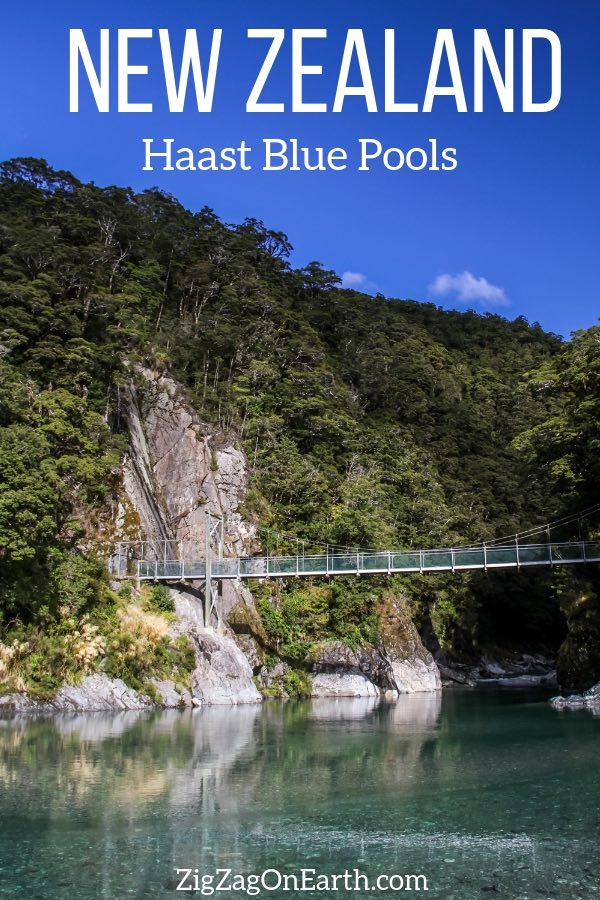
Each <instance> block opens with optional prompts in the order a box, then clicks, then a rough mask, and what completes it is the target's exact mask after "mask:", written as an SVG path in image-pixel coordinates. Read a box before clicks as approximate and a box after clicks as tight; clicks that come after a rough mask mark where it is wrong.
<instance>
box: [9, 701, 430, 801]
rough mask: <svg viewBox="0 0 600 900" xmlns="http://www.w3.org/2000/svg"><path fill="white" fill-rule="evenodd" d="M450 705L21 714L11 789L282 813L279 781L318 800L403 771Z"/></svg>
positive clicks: (14, 728) (59, 797) (68, 797)
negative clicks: (375, 771) (333, 787)
mask: <svg viewBox="0 0 600 900" xmlns="http://www.w3.org/2000/svg"><path fill="white" fill-rule="evenodd" d="M440 706H441V698H440V696H439V695H437V694H434V695H423V696H421V697H418V698H417V697H405V698H403V697H401V698H400V699H399V700H398V702H397V703H393V704H379V703H377V702H376V701H375V700H373V699H365V700H352V699H350V700H319V701H315V702H313V703H312V704H311V703H299V704H280V703H265V704H264V705H263V706H262V707H259V706H255V705H249V706H243V707H238V708H236V709H231V708H230V707H213V708H209V709H204V710H200V711H193V712H190V711H185V712H180V711H174V710H171V711H166V712H161V713H144V712H142V713H137V712H124V713H117V714H114V715H107V714H103V713H98V714H91V715H74V716H68V715H64V716H55V717H53V718H46V719H25V718H15V719H13V720H9V721H5V722H3V723H2V727H1V728H0V783H1V784H2V785H3V786H4V787H7V786H17V785H18V786H19V787H20V788H21V789H27V788H28V786H29V787H32V788H33V787H34V789H35V791H36V793H37V794H38V796H40V795H44V793H47V794H48V797H47V799H48V803H49V807H50V808H51V807H52V805H53V804H58V807H59V808H60V807H61V806H63V805H64V804H66V803H78V802H81V803H84V804H86V803H88V801H89V800H90V799H91V798H93V797H94V796H96V795H97V796H98V797H102V798H103V800H104V802H110V803H111V804H112V805H115V806H117V807H121V808H122V809H123V810H125V809H128V808H135V807H140V806H143V805H144V804H147V803H149V802H151V801H152V800H154V799H156V798H158V797H161V796H162V797H164V798H168V801H169V804H170V805H172V806H179V807H188V808H193V809H196V810H203V811H205V812H213V811H214V810H215V809H217V808H218V809H219V811H221V812H223V811H225V810H227V809H230V810H234V809H237V808H239V807H240V805H243V804H244V803H246V802H249V801H251V800H252V799H255V797H254V795H255V793H256V792H260V793H261V794H262V800H263V801H265V800H266V801H269V800H271V801H272V802H274V803H275V805H277V798H276V794H277V785H278V783H284V782H286V783H287V782H288V780H289V779H290V778H291V779H292V780H295V781H296V780H297V781H298V782H299V785H301V786H302V790H303V792H306V794H307V799H308V798H309V797H310V795H313V794H314V795H319V794H320V792H322V790H323V789H324V788H326V787H327V786H328V785H330V784H332V783H333V782H334V781H335V777H336V773H338V772H339V771H340V770H341V769H343V770H345V771H346V772H347V773H348V774H349V775H352V776H353V777H354V776H356V777H359V776H360V775H362V774H364V771H365V769H368V768H369V767H373V766H375V767H376V768H379V767H380V766H381V765H382V764H383V765H384V766H386V767H387V765H388V764H390V765H391V768H392V769H394V766H393V765H392V764H393V763H394V761H395V762H396V766H395V768H396V769H397V770H398V771H399V770H400V768H401V765H400V764H401V763H407V762H408V761H409V760H410V761H411V762H414V761H415V760H417V759H418V755H419V748H420V747H421V745H422V742H423V740H425V739H426V738H427V736H428V735H431V734H434V733H435V726H436V722H437V719H438V716H439V712H440ZM336 732H337V733H338V734H337V737H336ZM375 736H376V737H377V739H376V740H374V737H375ZM32 772H35V778H34V779H32V778H31V773H32ZM307 773H309V774H310V777H309V778H308V779H306V778H305V776H306V774H307ZM380 774H381V773H380ZM320 795H321V796H322V793H321V794H320Z"/></svg>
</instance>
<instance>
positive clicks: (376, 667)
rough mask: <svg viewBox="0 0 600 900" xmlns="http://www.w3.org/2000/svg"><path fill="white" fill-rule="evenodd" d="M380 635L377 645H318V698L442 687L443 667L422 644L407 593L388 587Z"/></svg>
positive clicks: (313, 662) (311, 662)
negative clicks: (403, 593)
mask: <svg viewBox="0 0 600 900" xmlns="http://www.w3.org/2000/svg"><path fill="white" fill-rule="evenodd" d="M379 615H380V619H381V640H380V642H379V644H378V645H377V646H376V647H373V648H370V649H365V648H360V647H359V648H357V649H351V648H350V647H347V646H346V645H345V644H343V643H342V642H341V641H325V642H323V643H322V644H319V645H318V646H317V647H315V648H314V649H313V651H312V652H311V655H310V657H309V659H308V660H307V664H308V666H309V668H310V669H311V670H312V672H313V675H312V680H313V696H315V697H372V696H378V695H379V694H380V693H382V694H387V695H388V696H393V695H398V694H412V693H420V692H429V691H437V690H439V689H440V688H441V686H442V683H441V678H440V673H439V670H438V667H437V665H436V663H435V661H434V659H433V657H432V655H431V654H430V653H429V651H428V650H426V649H425V647H424V646H423V644H422V642H421V639H420V637H419V633H418V632H417V629H416V628H415V625H414V623H413V622H412V620H411V618H410V614H409V612H408V610H407V608H406V604H405V602H404V601H403V600H402V598H399V597H397V596H396V595H395V594H392V593H391V592H388V593H386V594H385V595H384V598H383V601H382V604H381V608H380V610H379Z"/></svg>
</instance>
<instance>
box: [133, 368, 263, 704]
mask: <svg viewBox="0 0 600 900" xmlns="http://www.w3.org/2000/svg"><path fill="white" fill-rule="evenodd" d="M137 376H138V378H139V379H141V384H140V386H139V388H138V389H135V388H134V387H133V386H131V387H130V395H129V403H128V422H129V431H130V436H131V441H130V452H129V454H128V456H127V458H126V459H125V462H124V467H123V485H124V488H125V494H126V497H125V498H124V502H123V505H122V510H121V514H120V518H119V521H118V523H117V524H118V526H119V527H121V529H122V526H123V523H124V522H125V520H126V518H127V516H126V513H127V510H128V509H129V508H131V509H133V510H134V512H135V514H136V515H137V517H138V520H139V532H140V533H139V535H137V536H141V535H142V534H143V535H144V536H145V537H146V538H149V539H150V540H156V541H173V546H175V544H176V545H177V547H178V550H179V552H180V554H182V555H183V557H184V558H186V559H189V560H194V559H203V558H204V555H205V527H206V515H205V512H206V510H207V509H209V510H210V511H211V513H213V514H216V515H219V516H221V517H222V518H223V521H224V526H225V527H224V536H223V537H224V552H225V555H227V556H231V555H233V556H237V555H243V554H245V553H247V552H249V549H250V548H251V546H252V541H253V538H254V531H253V528H252V527H250V526H248V525H247V524H246V523H245V522H244V520H243V519H242V516H241V514H240V513H239V506H240V504H241V503H242V501H243V499H244V497H245V495H246V489H247V465H246V458H245V456H244V453H243V451H242V450H241V449H240V448H239V447H237V446H236V444H235V441H234V440H233V439H231V438H230V437H229V436H228V435H226V434H225V433H223V432H222V431H220V430H219V429H217V428H215V427H213V426H211V425H208V424H207V423H205V422H203V421H202V420H201V419H200V417H199V416H198V415H197V414H196V412H195V411H194V409H193V407H192V406H191V404H190V402H189V400H188V398H187V396H186V393H185V391H184V389H183V387H182V386H181V385H180V384H178V383H177V382H176V381H174V380H173V379H171V378H168V377H166V376H164V375H160V374H158V373H156V372H151V371H149V370H139V371H138V373H137ZM130 519H131V516H130ZM122 530H123V529H122ZM123 536H124V537H129V538H130V537H131V534H127V535H123ZM220 589H221V591H222V594H221V608H222V613H223V618H224V620H227V618H228V616H229V614H230V613H231V611H232V610H233V609H246V610H247V611H248V615H249V616H251V617H254V619H258V620H259V616H258V614H257V613H256V609H255V607H254V602H253V600H252V595H251V594H250V592H249V591H248V590H247V589H246V588H245V587H243V586H241V585H239V584H237V583H235V582H229V581H228V582H223V583H222V584H221V585H220ZM172 596H173V600H174V606H175V613H176V616H177V622H176V623H175V625H174V627H173V631H174V633H175V634H186V635H187V636H188V637H189V638H190V639H191V641H192V643H193V645H194V648H195V651H196V662H197V665H196V669H195V671H194V672H193V675H192V702H196V703H202V704H207V705H212V704H219V703H223V704H233V703H255V702H257V701H258V700H260V694H259V692H258V690H257V689H256V687H255V685H254V683H253V681H252V676H253V668H252V666H251V664H250V663H249V662H248V660H247V659H246V657H245V656H244V653H243V652H242V651H241V650H240V648H239V647H238V646H237V645H236V643H235V641H234V640H233V639H232V635H231V633H229V632H228V630H227V629H226V630H225V631H223V632H216V631H215V632H212V631H210V630H206V629H205V622H204V617H203V595H202V591H201V586H200V585H198V584H181V585H178V586H177V588H175V589H173V591H172ZM211 624H213V625H214V624H216V623H215V622H214V621H213V622H212V623H211ZM251 649H252V648H251V646H249V647H248V650H249V651H251ZM156 687H157V690H159V693H160V694H161V696H163V697H164V691H161V690H160V687H159V685H156ZM167 695H168V692H167ZM171 699H172V698H171Z"/></svg>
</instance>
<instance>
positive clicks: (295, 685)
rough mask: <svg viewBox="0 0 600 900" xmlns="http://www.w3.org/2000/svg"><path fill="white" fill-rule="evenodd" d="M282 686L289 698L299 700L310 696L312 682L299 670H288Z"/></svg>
mask: <svg viewBox="0 0 600 900" xmlns="http://www.w3.org/2000/svg"><path fill="white" fill-rule="evenodd" d="M283 686H284V688H285V690H286V693H287V694H289V696H290V697H296V698H298V699H301V698H303V697H310V696H311V692H312V681H311V678H310V675H309V674H308V672H304V671H302V670H301V669H288V670H287V671H286V673H285V675H284V676H283Z"/></svg>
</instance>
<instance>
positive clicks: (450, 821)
mask: <svg viewBox="0 0 600 900" xmlns="http://www.w3.org/2000/svg"><path fill="white" fill-rule="evenodd" d="M599 749H600V718H594V717H593V716H592V715H591V714H590V713H589V712H586V711H578V712H556V711H554V710H552V709H551V708H550V707H549V706H548V705H547V703H546V702H544V700H543V699H536V698H535V697H533V696H528V695H526V694H523V693H518V692H506V693H499V692H485V691H477V692H455V693H453V692H450V691H448V692H446V693H444V695H443V697H441V696H439V695H429V696H427V695H423V696H418V695H417V696H408V697H404V698H401V699H400V700H399V701H398V702H397V703H395V704H387V705H379V706H378V705H377V704H376V703H374V702H370V701H353V700H348V701H319V702H314V703H313V704H312V705H311V704H310V703H298V704H291V703H290V704H287V705H285V704H279V703H275V702H272V703H266V704H264V705H263V706H262V707H260V706H256V707H242V708H238V709H230V708H213V709H206V710H196V711H193V712H190V711H184V712H163V713H152V714H138V713H122V714H117V715H110V716H106V715H104V714H95V715H86V716H83V715H81V716H58V717H55V718H52V719H45V720H39V719H38V720H25V719H16V720H10V721H4V722H0V804H1V806H0V810H1V813H0V814H1V834H0V867H1V869H0V897H15V898H17V897H27V898H32V900H36V898H44V900H64V898H73V900H75V898H78V900H91V898H111V900H112V898H115V900H116V898H119V900H120V898H128V897H134V898H166V897H174V898H176V897H185V896H190V893H178V892H176V891H175V887H176V885H177V881H178V879H177V878H176V875H175V868H177V867H179V868H190V869H195V868H198V869H199V870H200V871H202V872H204V873H210V872H212V871H214V869H215V868H217V867H219V868H225V869H231V871H232V876H231V877H233V875H235V874H242V875H247V874H248V873H260V872H261V871H263V870H266V869H271V868H276V869H278V870H280V871H281V872H282V873H287V874H290V873H297V872H299V870H300V869H302V868H313V869H315V870H316V873H317V874H319V873H325V874H327V873H328V874H329V875H331V874H342V873H343V872H344V870H345V869H348V870H350V871H352V870H354V869H355V868H358V869H359V870H360V871H361V872H363V873H366V874H367V875H368V876H369V877H370V878H372V880H373V881H374V879H375V878H376V877H377V876H378V875H380V874H383V875H393V874H399V875H402V876H403V877H405V876H406V875H407V874H422V875H424V876H425V877H426V878H427V884H428V888H429V891H428V893H427V895H426V896H428V897H431V898H448V900H451V898H457V900H458V898H460V900H470V898H486V897H489V898H503V900H504V898H507V900H508V898H510V900H512V898H515V900H516V898H523V900H525V898H532V900H534V898H535V900H540V898H548V900H549V898H569V900H577V898H582V900H590V898H594V897H597V896H600V862H599V854H598V848H599V847H600V765H599V752H598V751H599ZM275 877H276V876H274V875H272V876H270V878H272V879H275ZM315 877H316V876H315ZM269 883H270V884H274V882H273V881H270V882H269ZM396 884H397V882H396ZM338 886H339V889H338V890H337V891H330V892H326V891H323V890H321V891H313V892H305V893H300V892H296V891H293V890H291V891H290V892H287V893H286V892H284V891H282V890H281V889H279V890H276V891H270V892H268V891H266V890H262V891H261V894H260V896H263V897H264V896H267V897H273V896H275V897H282V898H285V897H290V898H293V897H297V896H303V897H309V898H310V897H333V898H335V897H347V896H352V897H357V898H358V897H365V896H370V897H397V896H404V895H405V894H407V895H408V896H413V897H414V896H415V892H414V891H412V892H406V891H404V890H402V891H400V890H396V891H392V890H390V891H388V892H385V891H383V890H380V889H375V890H374V891H368V892H367V891H365V890H364V889H362V890H359V891H356V892H351V891H346V890H344V885H343V882H338ZM290 887H293V882H290ZM191 896H197V897H200V896H202V895H201V894H200V893H192V894H191ZM214 896H215V897H216V898H219V897H221V898H233V897H243V896H245V894H243V893H242V892H241V891H237V890H234V891H229V892H220V893H216V894H215V895H214Z"/></svg>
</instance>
